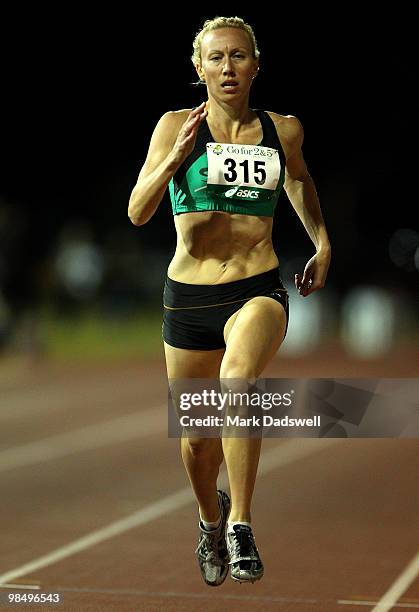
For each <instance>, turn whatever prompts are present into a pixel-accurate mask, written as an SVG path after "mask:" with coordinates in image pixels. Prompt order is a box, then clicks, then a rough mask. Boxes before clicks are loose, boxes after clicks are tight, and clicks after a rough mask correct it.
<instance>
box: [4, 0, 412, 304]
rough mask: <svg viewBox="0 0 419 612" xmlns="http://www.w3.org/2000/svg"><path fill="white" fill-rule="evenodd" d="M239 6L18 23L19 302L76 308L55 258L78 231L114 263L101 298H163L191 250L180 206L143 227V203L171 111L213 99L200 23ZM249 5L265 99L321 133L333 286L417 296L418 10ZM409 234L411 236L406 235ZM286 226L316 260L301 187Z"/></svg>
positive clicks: (285, 207)
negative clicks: (138, 199) (134, 220)
mask: <svg viewBox="0 0 419 612" xmlns="http://www.w3.org/2000/svg"><path fill="white" fill-rule="evenodd" d="M218 8H219V7H218ZM32 10H33V9H32ZM22 12H23V10H22ZM229 13H230V11H229V10H228V9H227V10H226V8H225V7H224V8H223V9H221V10H217V7H214V11H212V12H211V13H208V14H204V13H200V12H198V11H196V10H192V9H189V8H186V7H185V8H184V9H182V8H181V7H179V10H177V11H175V10H169V12H167V11H165V10H163V8H162V7H158V9H157V10H155V13H154V14H150V13H149V12H148V13H147V15H145V14H143V15H142V14H141V11H139V12H138V13H134V12H132V13H130V12H129V11H126V12H125V11H124V9H123V7H120V9H119V11H117V10H116V9H115V7H113V8H112V9H111V8H109V9H106V10H104V9H101V11H100V13H98V14H96V15H86V14H84V13H83V11H82V10H81V9H80V10H79V11H77V10H75V9H73V12H71V11H70V9H69V8H67V9H65V8H64V7H61V9H60V12H51V13H48V14H45V15H41V14H40V13H39V12H36V13H35V12H33V13H32V14H28V12H27V11H25V13H24V15H17V14H15V15H11V16H8V17H7V19H5V20H4V21H3V30H4V31H3V52H2V55H3V69H4V70H3V96H2V97H3V112H2V119H3V120H2V124H3V127H2V143H3V144H2V152H3V161H2V179H1V185H0V240H1V242H0V262H1V265H0V287H2V293H3V298H4V299H5V300H6V302H7V303H8V304H11V305H12V307H13V311H14V312H17V311H19V309H22V310H24V309H25V308H26V307H27V305H28V304H40V303H43V302H44V301H49V302H52V303H54V304H56V305H60V304H61V306H57V309H58V310H60V307H63V304H64V303H66V300H65V299H63V294H64V293H65V291H64V290H63V289H62V287H61V288H60V282H59V280H57V278H56V272H55V267H54V266H55V264H54V261H55V259H56V257H57V253H59V251H60V248H61V246H62V244H63V243H65V241H66V240H68V238H69V236H70V237H74V236H78V237H79V238H80V236H82V237H83V238H84V239H85V240H87V241H89V242H90V243H91V244H94V245H95V246H96V248H97V249H99V252H100V253H101V257H102V258H103V274H102V280H101V282H100V283H99V284H98V286H97V288H96V290H95V291H92V292H90V293H89V292H87V298H86V296H84V298H83V299H84V300H85V301H86V300H87V301H88V300H89V299H95V300H99V302H100V304H101V305H102V306H104V307H109V305H111V306H110V307H112V305H114V306H115V305H116V304H119V306H121V304H125V306H124V308H125V311H126V310H127V309H128V310H129V308H131V309H132V308H135V307H136V306H138V303H139V302H138V300H139V299H140V300H145V301H147V300H153V299H154V300H156V301H159V300H160V293H161V290H160V286H161V283H162V281H163V278H164V273H165V269H166V267H167V264H168V262H169V260H170V258H171V256H172V254H173V250H174V244H175V243H174V239H175V235H174V229H173V221H172V216H171V208H170V202H169V199H168V197H167V196H166V197H165V199H164V200H163V202H162V204H161V205H160V207H159V210H158V212H157V213H156V215H155V216H154V217H153V219H152V220H151V221H150V222H149V223H148V224H147V225H146V226H144V227H141V228H136V227H134V226H132V225H131V224H130V221H129V219H128V217H127V205H128V198H129V195H130V192H131V189H132V188H133V186H134V184H135V181H136V178H137V175H138V172H139V170H140V168H141V165H142V163H143V161H144V158H145V155H146V153H147V148H148V143H149V139H150V136H151V134H152V131H153V129H154V126H155V124H156V122H157V121H158V119H159V117H160V116H161V115H162V114H163V113H164V112H166V111H167V110H175V109H178V108H187V107H191V106H194V105H197V104H199V103H200V102H201V101H202V100H203V99H205V93H206V92H205V89H204V88H200V87H198V88H197V87H194V86H192V85H191V83H192V82H193V81H195V80H196V74H195V72H194V69H193V66H192V63H191V61H190V59H189V58H190V55H191V52H192V40H193V38H194V35H195V33H196V31H197V30H198V29H199V28H200V27H201V25H202V23H203V21H204V19H206V18H212V17H214V16H215V15H217V14H222V15H223V14H229ZM235 13H238V14H239V15H240V16H242V17H243V18H244V19H245V20H246V21H249V22H250V23H251V24H252V25H253V27H254V31H255V34H256V38H257V41H258V45H259V49H260V52H261V57H260V72H259V75H258V77H257V79H256V80H255V83H254V89H253V92H252V95H251V101H250V102H251V106H252V107H254V108H264V109H266V110H271V111H275V112H278V113H282V114H293V115H296V116H298V118H299V119H300V120H301V122H302V124H303V126H304V129H305V142H304V147H303V151H304V155H305V158H306V161H307V164H308V167H309V170H310V172H311V174H312V176H313V178H314V180H315V182H316V186H317V189H318V193H319V196H320V201H321V205H322V210H323V214H324V217H325V219H326V223H327V227H328V231H329V234H330V237H331V241H332V247H333V262H332V266H331V269H330V273H329V279H328V283H329V286H330V287H332V288H333V289H334V290H335V291H336V292H337V293H338V294H339V295H344V294H345V292H347V291H348V290H349V289H350V288H351V287H353V286H354V285H358V284H361V285H362V284H368V285H378V286H383V287H386V288H387V289H389V290H390V291H395V292H401V293H403V294H405V295H407V296H409V299H411V300H412V299H413V300H416V299H417V287H418V274H419V272H418V270H417V268H416V267H415V264H414V253H415V251H416V249H417V247H418V246H419V234H417V232H418V229H419V228H418V215H417V209H418V203H417V196H416V190H415V183H416V174H417V164H416V148H417V120H416V111H417V97H416V87H417V72H416V60H415V54H414V38H413V35H411V34H410V31H409V28H410V24H411V23H413V22H412V20H413V17H412V16H411V15H410V16H409V14H407V13H404V14H403V17H402V18H401V19H397V18H396V17H394V15H392V14H390V13H389V14H381V15H371V16H370V18H369V19H368V20H366V18H365V15H363V13H362V12H361V10H360V9H359V8H358V9H357V8H356V7H351V9H350V10H349V6H348V7H346V6H342V7H340V8H339V9H338V8H336V9H335V12H333V11H331V12H329V13H328V14H327V16H326V15H325V16H322V15H320V14H309V13H307V12H306V11H304V10H303V9H301V11H299V10H296V11H295V12H293V13H292V12H287V11H286V10H285V8H281V7H279V6H278V7H277V10H276V12H275V11H273V10H272V9H271V10H268V9H266V10H264V11H263V12H261V10H255V11H253V12H252V13H250V12H244V11H240V10H239V9H238V8H237V7H236V8H235V10H233V11H231V14H235ZM400 229H407V230H409V232H408V233H407V234H406V233H404V234H403V233H402V234H396V237H395V233H396V232H398V231H399V230H400ZM274 236H275V246H276V249H277V251H278V254H279V256H280V258H281V262H283V263H284V264H286V262H287V261H289V260H292V259H293V258H295V257H304V258H305V259H307V257H308V256H311V254H312V252H313V249H312V245H311V243H310V240H309V239H308V237H307V235H306V233H305V231H304V229H303V227H302V225H301V224H300V222H299V220H298V218H297V216H296V215H295V213H294V211H293V210H292V208H291V205H290V204H289V203H288V200H287V198H286V195H285V194H282V195H281V198H280V201H279V204H278V207H277V214H276V218H275V228H274ZM392 237H393V243H391V240H392ZM60 245H61V246H60ZM391 245H393V246H391ZM392 249H393V252H392V251H391V250H392ZM284 269H285V268H284ZM296 271H298V270H292V271H289V272H286V273H287V274H289V275H290V277H291V272H292V274H293V273H294V272H296ZM285 280H287V279H285ZM288 280H289V279H288ZM73 301H75V302H77V299H75V298H74V296H73ZM124 308H122V311H124Z"/></svg>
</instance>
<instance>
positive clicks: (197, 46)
mask: <svg viewBox="0 0 419 612" xmlns="http://www.w3.org/2000/svg"><path fill="white" fill-rule="evenodd" d="M219 28H238V29H239V30H244V31H245V32H247V35H248V36H249V39H250V43H251V45H252V51H253V57H254V58H255V59H258V57H259V55H260V53H259V49H258V45H257V42H256V38H255V34H254V32H253V28H252V26H251V25H249V24H248V23H245V22H244V21H243V19H242V18H241V17H214V19H207V21H206V22H205V23H204V25H203V26H202V28H201V29H200V30H199V32H198V33H197V35H196V36H195V39H194V41H193V54H192V57H191V60H192V63H193V65H194V66H196V64H199V65H201V62H202V59H201V43H202V39H203V37H204V35H205V34H206V33H207V32H211V31H212V30H218V29H219Z"/></svg>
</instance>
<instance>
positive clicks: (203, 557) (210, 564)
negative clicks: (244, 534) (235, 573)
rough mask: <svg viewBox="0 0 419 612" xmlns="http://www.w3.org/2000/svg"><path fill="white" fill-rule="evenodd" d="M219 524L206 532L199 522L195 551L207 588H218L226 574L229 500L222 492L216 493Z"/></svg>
mask: <svg viewBox="0 0 419 612" xmlns="http://www.w3.org/2000/svg"><path fill="white" fill-rule="evenodd" d="M217 493H218V504H219V506H220V513H221V523H220V526H219V527H218V529H214V530H213V531H206V530H205V529H204V526H203V525H202V522H201V521H199V529H200V535H199V541H198V547H197V549H196V551H195V553H196V555H197V557H198V563H199V569H200V570H201V574H202V578H203V579H204V581H205V582H206V583H207V584H208V585H209V586H219V585H220V584H222V583H223V582H224V580H225V579H226V577H227V574H228V551H227V544H226V540H225V528H226V524H227V518H228V515H229V512H230V498H229V496H228V495H227V493H224V491H217Z"/></svg>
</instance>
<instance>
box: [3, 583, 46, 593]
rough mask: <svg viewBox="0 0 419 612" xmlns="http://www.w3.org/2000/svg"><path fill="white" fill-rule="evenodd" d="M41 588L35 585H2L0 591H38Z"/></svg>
mask: <svg viewBox="0 0 419 612" xmlns="http://www.w3.org/2000/svg"><path fill="white" fill-rule="evenodd" d="M40 588H41V587H40V586H39V585H38V586H36V585H33V584H2V585H0V589H32V590H35V591H36V590H38V591H39V589H40Z"/></svg>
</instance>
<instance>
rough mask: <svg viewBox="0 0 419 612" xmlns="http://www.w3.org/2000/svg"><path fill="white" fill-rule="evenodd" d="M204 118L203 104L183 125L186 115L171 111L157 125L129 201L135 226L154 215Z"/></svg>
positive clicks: (129, 211)
mask: <svg viewBox="0 0 419 612" xmlns="http://www.w3.org/2000/svg"><path fill="white" fill-rule="evenodd" d="M206 114H207V112H206V111H205V110H204V103H202V104H201V105H200V106H198V107H197V108H195V109H194V110H193V111H191V112H189V113H188V114H187V116H186V121H185V111H177V112H176V111H175V112H173V111H171V112H168V113H165V114H164V115H163V116H162V117H161V119H160V120H159V122H158V123H157V125H156V128H155V130H154V132H153V135H152V137H151V141H150V146H149V150H148V154H147V158H146V160H145V162H144V165H143V167H142V168H141V172H140V174H139V176H138V179H137V183H136V185H135V187H134V189H133V190H132V192H131V196H130V199H129V205H128V216H129V218H130V219H131V221H132V223H133V224H134V225H144V223H147V221H149V220H150V219H151V217H152V216H153V215H154V213H155V212H156V210H157V207H158V205H159V204H160V202H161V201H162V199H163V196H164V193H165V191H166V189H167V186H168V184H169V182H170V180H171V179H172V177H173V175H174V174H175V172H176V170H177V169H178V168H179V166H180V165H181V164H182V162H183V161H184V160H185V159H186V157H187V156H188V155H190V153H191V152H192V150H193V148H194V146H195V141H196V135H197V132H198V126H199V124H200V123H201V121H203V119H204V118H205V117H206Z"/></svg>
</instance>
